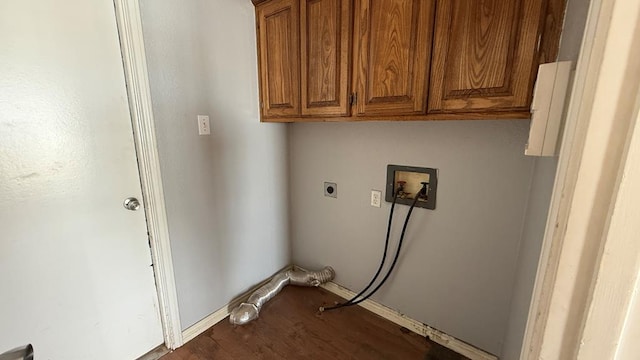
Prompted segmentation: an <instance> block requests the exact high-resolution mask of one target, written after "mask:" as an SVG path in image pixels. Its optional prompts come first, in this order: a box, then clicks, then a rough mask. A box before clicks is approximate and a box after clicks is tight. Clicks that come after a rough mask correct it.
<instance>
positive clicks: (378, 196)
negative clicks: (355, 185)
mask: <svg viewBox="0 0 640 360" xmlns="http://www.w3.org/2000/svg"><path fill="white" fill-rule="evenodd" d="M381 201H382V191H380V190H371V206H375V207H380V203H381Z"/></svg>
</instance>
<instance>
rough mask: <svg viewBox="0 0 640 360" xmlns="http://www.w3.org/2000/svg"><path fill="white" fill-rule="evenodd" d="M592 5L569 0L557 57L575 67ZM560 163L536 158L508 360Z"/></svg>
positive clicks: (517, 346)
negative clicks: (571, 63) (570, 61)
mask: <svg viewBox="0 0 640 360" xmlns="http://www.w3.org/2000/svg"><path fill="white" fill-rule="evenodd" d="M589 4H590V1H584V0H569V1H568V3H567V11H566V15H565V22H564V25H563V32H562V38H561V41H560V50H559V52H558V60H560V61H563V60H572V61H574V63H573V68H575V66H576V62H577V59H578V55H579V54H580V46H581V44H582V38H583V33H584V26H585V21H586V19H587V13H588V10H589ZM567 101H568V100H567ZM557 166H558V159H557V158H556V157H552V158H536V160H535V170H534V174H533V182H532V186H531V193H530V194H529V201H528V207H527V216H526V220H525V224H524V230H523V233H522V246H521V248H520V254H519V261H518V269H517V273H516V281H515V285H514V287H513V295H512V302H511V311H510V315H509V325H508V327H507V332H506V333H505V345H504V348H503V350H502V357H503V358H504V359H506V360H515V359H518V358H519V357H520V350H521V348H522V342H523V339H524V332H525V328H526V325H527V317H528V315H529V307H530V305H531V296H532V294H533V287H534V284H535V279H536V271H537V269H538V262H539V259H540V251H541V249H542V240H543V238H544V232H545V228H546V222H547V215H548V213H549V205H550V202H551V194H552V192H553V184H554V180H555V176H556V168H557Z"/></svg>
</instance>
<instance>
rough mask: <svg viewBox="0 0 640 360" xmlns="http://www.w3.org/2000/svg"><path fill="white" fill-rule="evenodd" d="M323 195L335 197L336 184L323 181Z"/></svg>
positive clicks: (336, 191) (336, 194)
mask: <svg viewBox="0 0 640 360" xmlns="http://www.w3.org/2000/svg"><path fill="white" fill-rule="evenodd" d="M324 196H328V197H332V198H337V197H338V184H336V183H332V182H326V181H325V183H324Z"/></svg>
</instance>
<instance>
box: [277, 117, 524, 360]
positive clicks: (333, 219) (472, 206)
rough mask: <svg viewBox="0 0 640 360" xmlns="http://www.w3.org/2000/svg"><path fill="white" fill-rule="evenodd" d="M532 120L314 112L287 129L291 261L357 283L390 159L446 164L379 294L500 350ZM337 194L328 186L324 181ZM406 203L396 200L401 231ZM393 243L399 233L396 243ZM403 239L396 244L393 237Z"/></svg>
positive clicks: (379, 238) (372, 245) (372, 256)
mask: <svg viewBox="0 0 640 360" xmlns="http://www.w3.org/2000/svg"><path fill="white" fill-rule="evenodd" d="M528 129H529V121H528V120H507V121H504V120H503V121H441V122H437V121H435V122H402V123H390V122H382V123H313V124H304V123H298V124H293V125H291V127H290V128H289V130H290V131H289V136H290V138H289V156H290V174H291V175H290V182H289V184H290V190H291V195H290V196H291V237H292V250H293V262H294V263H296V264H299V265H301V266H303V267H307V268H319V267H321V266H324V265H331V266H333V267H334V268H335V270H336V273H337V276H336V282H338V283H339V284H341V285H343V286H346V287H347V288H350V289H353V290H358V289H360V288H362V287H363V286H364V285H366V284H367V282H368V280H369V279H370V277H371V275H372V274H373V272H374V271H375V269H376V268H377V266H378V263H379V260H380V256H381V254H382V247H383V244H384V235H385V230H386V222H387V216H388V210H389V208H390V204H389V203H383V206H382V208H375V207H371V206H370V205H369V200H370V199H369V197H370V191H371V189H379V190H383V189H384V185H385V175H386V166H387V164H400V165H413V166H425V167H434V168H438V169H439V184H438V195H437V209H436V210H435V211H430V210H424V209H416V210H415V211H414V215H413V216H412V219H411V223H410V225H409V228H408V231H407V235H406V240H405V241H406V242H405V244H406V245H405V246H406V247H405V248H404V250H403V254H402V256H401V257H400V260H399V263H398V267H397V270H396V272H395V275H394V276H392V277H391V278H390V280H389V282H388V284H387V285H386V286H385V287H384V288H383V289H381V291H380V292H379V293H378V294H376V296H374V299H375V300H377V301H379V302H381V303H383V304H385V305H387V306H390V307H391V308H394V309H396V310H398V311H400V312H401V313H404V314H407V315H408V316H410V317H412V318H414V319H417V320H419V321H422V322H424V323H426V324H428V325H430V326H433V327H435V328H437V329H440V330H442V331H445V332H447V333H449V334H451V335H453V336H456V337H458V338H460V339H462V340H464V341H467V342H469V343H471V344H473V345H476V346H478V347H480V348H482V349H485V350H487V351H489V352H491V353H494V354H499V353H500V350H501V348H502V342H503V336H504V334H505V331H506V328H507V321H508V317H509V305H510V301H511V296H512V289H513V284H514V281H515V274H516V270H517V265H518V264H517V260H518V252H519V247H520V239H521V235H522V227H523V222H524V220H523V219H524V216H525V209H526V202H527V198H528V196H529V189H530V183H531V175H532V170H533V159H532V158H529V157H525V156H524V145H525V143H526V140H527V136H528ZM325 180H328V181H334V182H337V184H338V198H337V199H333V198H328V197H324V196H323V192H322V188H323V181H325ZM407 210H408V207H407V206H398V207H397V212H396V222H395V227H394V229H395V232H394V233H395V235H394V237H393V238H394V239H396V240H397V239H398V236H399V231H400V228H401V226H402V221H403V219H404V216H405V214H406V212H407ZM394 244H395V242H394ZM394 248H395V247H394Z"/></svg>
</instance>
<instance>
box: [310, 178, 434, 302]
mask: <svg viewBox="0 0 640 360" xmlns="http://www.w3.org/2000/svg"><path fill="white" fill-rule="evenodd" d="M426 194H427V185H426V184H424V183H423V186H422V189H421V190H420V191H419V192H418V193H417V194H416V195H415V198H414V199H413V203H412V204H411V207H410V208H409V212H408V213H407V217H406V218H405V220H404V225H403V226H402V233H401V234H400V241H398V249H397V250H396V254H395V256H394V257H393V262H392V263H391V267H390V268H389V270H387V273H386V274H385V276H384V278H382V281H381V282H380V283H379V284H378V286H376V287H375V288H374V289H373V290H372V291H371V292H370V293H369V294H368V295H366V296H364V297H363V298H362V299H359V300H355V299H357V298H358V297H360V296H362V294H364V293H365V292H366V291H367V290H368V289H369V288H370V287H371V285H373V283H374V282H375V281H376V279H377V277H378V276H379V275H380V271H381V270H382V268H383V266H384V261H385V260H386V256H387V248H388V245H389V234H390V230H391V220H392V217H393V207H394V205H395V203H396V199H397V196H398V194H396V196H395V197H394V199H393V204H392V205H391V211H390V213H389V225H388V227H387V238H386V241H385V249H384V255H383V257H382V261H381V262H380V266H379V267H378V271H377V272H376V274H375V275H374V277H373V279H371V282H370V283H369V285H367V286H366V287H365V288H364V289H363V290H362V291H360V292H359V293H358V294H357V295H355V296H354V297H353V298H351V299H350V300H349V301H347V302H344V303H341V304H337V305H334V306H331V307H327V308H324V307H320V312H323V311H326V310H333V309H338V308H341V307H346V306H352V305H357V304H359V303H361V302H363V301H365V300H367V299H368V298H370V297H371V296H373V294H375V293H376V292H377V291H378V290H379V289H380V288H381V287H382V285H384V283H385V282H386V281H387V279H388V278H389V276H390V275H391V273H392V272H393V269H394V268H395V266H396V263H397V262H398V258H399V257H400V250H401V249H402V242H403V241H404V234H405V232H406V230H407V225H408V224H409V219H410V218H411V213H412V212H413V208H414V207H415V206H416V203H417V202H418V199H419V198H420V196H421V195H426Z"/></svg>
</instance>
